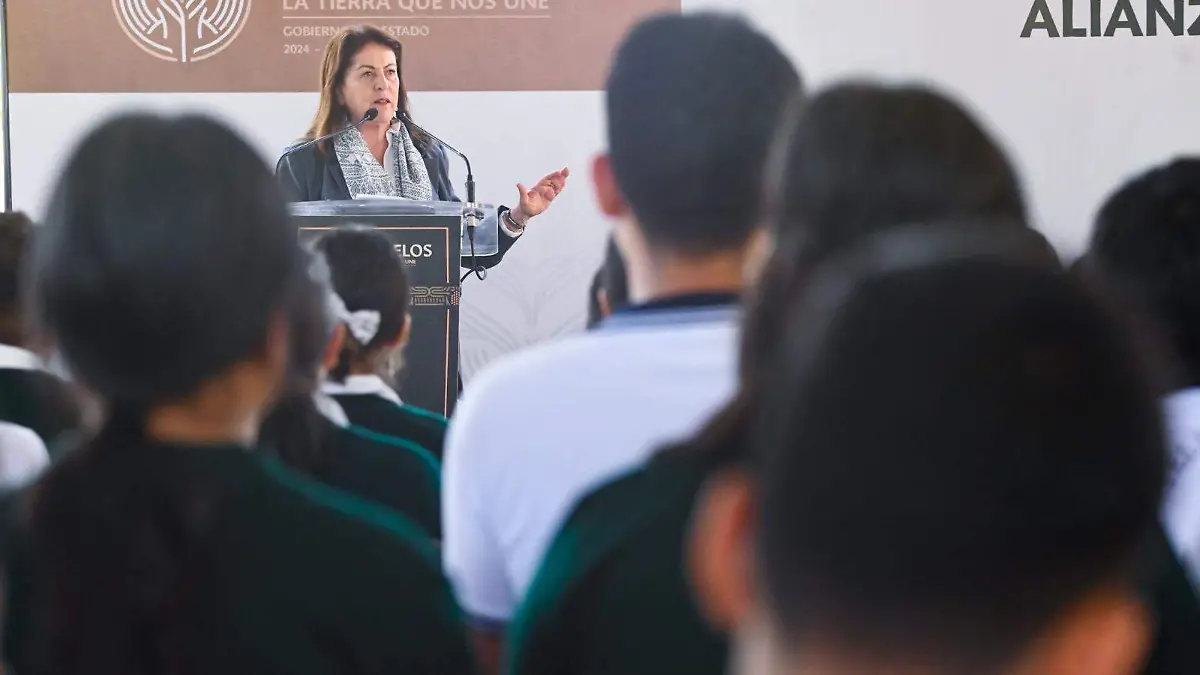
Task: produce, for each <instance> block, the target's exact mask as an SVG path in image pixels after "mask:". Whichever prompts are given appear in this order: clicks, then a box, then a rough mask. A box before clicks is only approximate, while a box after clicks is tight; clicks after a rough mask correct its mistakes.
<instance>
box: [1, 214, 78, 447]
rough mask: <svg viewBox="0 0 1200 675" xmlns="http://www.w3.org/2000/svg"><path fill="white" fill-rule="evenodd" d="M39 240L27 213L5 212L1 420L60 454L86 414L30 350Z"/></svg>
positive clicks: (2, 277) (2, 268)
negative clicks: (29, 295) (29, 271)
mask: <svg viewBox="0 0 1200 675" xmlns="http://www.w3.org/2000/svg"><path fill="white" fill-rule="evenodd" d="M33 238H34V225H33V223H32V222H31V221H30V220H29V217H28V216H26V215H25V214H24V213H21V212H19V211H16V212H7V213H3V214H0V420H2V421H4V422H8V423H10V424H13V425H16V426H19V427H26V428H28V429H32V430H33V431H34V432H36V434H37V435H38V436H39V437H40V438H41V441H42V443H43V444H44V445H45V446H46V448H47V449H49V450H50V451H51V452H52V453H54V454H57V452H58V450H60V449H61V448H62V447H63V446H64V445H66V444H69V442H70V439H69V438H68V436H69V435H70V434H72V432H75V431H77V430H78V429H79V426H80V423H81V421H80V410H79V405H78V403H77V402H76V401H75V398H74V396H73V395H72V393H71V391H70V389H69V388H68V385H67V384H66V383H65V382H63V381H62V380H60V379H59V378H58V377H56V376H55V375H52V374H51V373H50V372H48V371H47V369H46V367H45V364H44V362H43V360H42V358H41V357H39V356H38V355H37V354H35V353H34V352H33V351H32V350H31V349H30V348H29V347H30V341H31V338H32V336H31V335H30V330H29V327H28V322H27V321H26V312H25V302H24V294H25V293H24V290H25V289H24V286H25V284H24V283H23V281H22V275H23V273H24V270H25V266H26V262H27V261H26V259H27V257H28V256H27V253H28V251H29V249H30V248H31V246H32V243H33Z"/></svg>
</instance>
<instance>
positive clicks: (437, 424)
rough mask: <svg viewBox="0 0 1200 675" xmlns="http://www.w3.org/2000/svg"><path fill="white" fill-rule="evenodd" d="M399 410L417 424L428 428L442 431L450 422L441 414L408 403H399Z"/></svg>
mask: <svg viewBox="0 0 1200 675" xmlns="http://www.w3.org/2000/svg"><path fill="white" fill-rule="evenodd" d="M400 410H401V412H403V413H404V415H405V416H407V417H408V418H409V419H411V420H412V421H413V422H414V423H415V424H419V425H421V426H423V427H427V428H430V429H434V430H438V431H443V432H444V431H445V430H446V427H447V426H448V425H449V424H450V420H448V419H446V418H445V417H444V416H442V415H439V414H437V413H435V412H433V411H430V410H425V409H424V408H418V407H416V406H413V405H408V404H407V403H403V404H401V405H400Z"/></svg>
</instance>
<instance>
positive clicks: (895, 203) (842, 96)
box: [768, 82, 1026, 255]
mask: <svg viewBox="0 0 1200 675" xmlns="http://www.w3.org/2000/svg"><path fill="white" fill-rule="evenodd" d="M783 137H784V142H783V143H781V144H780V146H779V150H780V152H781V153H782V156H780V157H777V158H776V159H777V160H778V167H779V169H780V174H779V175H780V176H784V177H785V178H784V179H783V180H782V181H780V182H777V183H774V184H772V185H771V186H770V189H769V190H768V194H769V197H768V200H769V202H770V210H771V211H772V215H773V217H774V218H775V219H776V220H778V221H780V222H784V223H789V224H792V227H791V228H790V231H792V232H796V233H799V234H801V235H803V236H804V237H805V239H806V242H805V245H806V246H807V248H808V249H809V250H811V251H813V252H814V253H815V254H817V255H821V254H824V253H825V252H827V251H829V250H831V249H835V248H838V247H840V246H843V245H845V244H847V243H853V242H855V241H857V240H858V239H859V238H860V237H862V236H863V235H867V234H871V233H873V232H875V231H877V230H879V229H881V228H883V227H891V226H894V225H901V224H906V223H921V222H929V221H930V220H934V219H939V218H942V217H944V216H946V215H972V216H974V217H979V218H990V219H994V220H996V221H998V222H999V221H1009V222H1010V223H1011V224H1012V225H1014V226H1016V227H1023V226H1024V224H1025V221H1026V209H1025V203H1024V198H1023V197H1022V191H1021V186H1020V182H1019V181H1018V179H1017V175H1016V172H1015V171H1014V170H1013V168H1012V164H1011V163H1010V162H1009V160H1008V157H1007V155H1006V154H1005V152H1004V150H1003V149H1002V148H1001V147H1000V145H999V144H998V143H997V142H996V140H995V139H994V138H993V137H992V136H991V135H990V134H989V133H988V132H987V131H986V130H985V129H984V127H983V125H982V124H981V123H980V122H979V121H978V120H976V119H975V118H974V117H972V115H971V114H970V113H969V112H968V111H967V110H965V109H964V108H963V107H962V106H961V105H960V104H958V103H956V102H955V101H953V100H952V99H950V98H948V97H946V96H944V95H942V94H941V93H939V92H937V91H935V90H932V89H928V88H925V87H922V86H907V85H906V86H887V85H879V84H874V83H870V82H851V83H846V84H840V85H835V86H833V87H831V88H829V89H827V90H825V91H823V92H822V93H821V94H820V95H818V96H817V97H816V98H815V99H814V100H813V101H812V102H811V104H810V105H809V106H808V107H807V108H806V109H805V112H804V119H803V121H802V122H801V123H800V124H797V125H795V126H793V127H792V129H791V131H790V133H786V132H785V133H784V134H783ZM780 236H785V235H783V234H781V235H780Z"/></svg>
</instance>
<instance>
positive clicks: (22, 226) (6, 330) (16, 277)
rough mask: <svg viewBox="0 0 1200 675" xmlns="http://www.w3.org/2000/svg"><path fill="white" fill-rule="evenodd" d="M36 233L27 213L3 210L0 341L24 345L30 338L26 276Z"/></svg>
mask: <svg viewBox="0 0 1200 675" xmlns="http://www.w3.org/2000/svg"><path fill="white" fill-rule="evenodd" d="M33 236H34V226H33V221H31V220H30V219H29V216H27V215H25V213H23V212H21V211H6V212H4V213H0V342H2V343H4V344H8V345H15V346H20V345H24V344H25V342H26V339H27V338H28V335H27V334H26V331H25V319H24V314H25V311H24V300H25V297H24V296H25V293H24V288H25V284H24V281H23V277H24V272H25V265H26V262H27V259H28V255H27V254H28V251H29V249H30V247H31V246H32V244H33Z"/></svg>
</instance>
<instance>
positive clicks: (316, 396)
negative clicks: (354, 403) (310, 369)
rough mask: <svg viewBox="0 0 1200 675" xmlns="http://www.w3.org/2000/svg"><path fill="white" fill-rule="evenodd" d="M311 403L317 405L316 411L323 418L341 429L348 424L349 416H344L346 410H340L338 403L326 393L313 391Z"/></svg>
mask: <svg viewBox="0 0 1200 675" xmlns="http://www.w3.org/2000/svg"><path fill="white" fill-rule="evenodd" d="M313 403H314V404H315V405H316V406H317V412H319V413H321V414H322V415H323V416H324V417H325V419H327V420H329V421H330V422H333V423H334V424H336V425H338V426H339V427H341V428H343V429H345V428H346V427H348V426H350V418H349V417H346V411H345V410H342V406H340V405H338V402H337V401H335V400H333V398H332V397H330V396H329V395H328V394H326V393H324V392H320V391H317V392H313Z"/></svg>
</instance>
